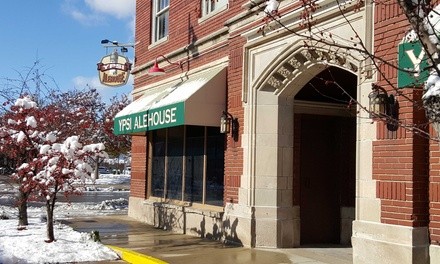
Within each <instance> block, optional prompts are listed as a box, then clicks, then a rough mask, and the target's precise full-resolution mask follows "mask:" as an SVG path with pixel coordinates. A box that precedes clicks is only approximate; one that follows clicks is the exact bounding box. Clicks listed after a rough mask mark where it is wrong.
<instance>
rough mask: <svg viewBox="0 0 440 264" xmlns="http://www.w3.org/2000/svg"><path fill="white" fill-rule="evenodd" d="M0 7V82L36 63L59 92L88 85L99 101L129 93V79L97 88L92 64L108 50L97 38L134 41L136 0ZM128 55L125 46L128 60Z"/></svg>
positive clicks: (18, 0) (43, 1) (24, 1)
mask: <svg viewBox="0 0 440 264" xmlns="http://www.w3.org/2000/svg"><path fill="white" fill-rule="evenodd" d="M1 6H2V15H1V16H0V24H1V25H2V26H1V27H0V40H1V43H2V45H0V55H1V56H0V58H1V63H0V78H3V79H4V78H17V77H18V74H17V72H21V73H24V72H26V69H27V68H29V67H31V66H32V65H33V63H34V62H35V61H36V60H37V59H39V61H40V66H41V69H42V70H44V72H45V74H47V75H48V76H50V77H51V78H53V79H54V80H55V81H56V83H57V85H58V86H59V87H60V88H61V89H62V90H69V89H71V88H73V87H78V88H83V87H85V86H86V85H89V86H92V87H95V88H97V89H98V90H99V91H100V93H101V94H102V96H103V98H104V100H107V99H108V98H110V97H111V96H112V95H116V94H121V93H126V94H128V93H129V92H130V91H131V90H132V80H130V81H129V83H128V84H127V85H125V86H122V87H114V88H111V87H104V86H102V85H101V84H100V83H99V79H98V73H97V70H96V64H97V63H98V62H99V61H100V60H101V58H102V57H103V56H105V55H106V52H107V50H106V48H104V47H103V46H102V45H101V40H102V39H110V40H115V41H119V43H133V42H134V13H135V0H40V1H36V0H13V1H3V2H2V5H1ZM111 51H112V49H108V52H111ZM133 53H134V50H133V49H132V48H129V52H128V54H127V56H128V57H129V58H130V60H131V61H132V62H133V60H132V58H133V56H134V55H133ZM0 83H1V82H0Z"/></svg>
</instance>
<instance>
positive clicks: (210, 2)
mask: <svg viewBox="0 0 440 264" xmlns="http://www.w3.org/2000/svg"><path fill="white" fill-rule="evenodd" d="M227 5H228V0H202V16H206V15H209V14H211V13H213V12H215V11H217V10H220V9H222V8H225V7H226V6H227Z"/></svg>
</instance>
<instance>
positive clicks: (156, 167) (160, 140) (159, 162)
mask: <svg viewBox="0 0 440 264" xmlns="http://www.w3.org/2000/svg"><path fill="white" fill-rule="evenodd" d="M165 143H166V130H165V129H161V130H154V131H153V144H152V147H153V150H152V152H153V153H152V154H153V157H152V175H151V194H152V195H153V196H156V197H164V192H163V190H164V186H165V185H164V184H165V181H164V180H165V151H166V145H165Z"/></svg>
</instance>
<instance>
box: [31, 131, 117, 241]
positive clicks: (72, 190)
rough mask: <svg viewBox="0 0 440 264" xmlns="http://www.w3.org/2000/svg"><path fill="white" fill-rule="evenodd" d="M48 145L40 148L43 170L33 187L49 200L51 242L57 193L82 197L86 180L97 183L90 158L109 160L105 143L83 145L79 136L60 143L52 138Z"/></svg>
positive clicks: (35, 179) (47, 207)
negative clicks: (105, 150)
mask: <svg viewBox="0 0 440 264" xmlns="http://www.w3.org/2000/svg"><path fill="white" fill-rule="evenodd" d="M47 143H48V144H45V145H41V146H39V150H40V153H39V156H38V158H37V159H36V160H35V162H34V163H35V164H34V166H35V167H40V168H41V169H40V170H39V171H38V173H37V174H36V175H35V176H33V177H32V182H33V185H34V186H35V190H36V192H37V195H38V196H39V197H43V198H45V201H46V213H47V242H52V241H54V240H55V235H54V230H53V220H54V219H53V212H54V209H55V202H56V199H57V194H58V193H62V194H63V195H64V196H66V197H68V196H69V195H72V194H80V193H81V190H82V188H81V187H82V185H83V184H84V183H85V180H86V179H92V180H93V176H92V174H93V171H94V170H93V168H92V166H90V164H89V163H88V162H89V160H90V158H94V159H96V158H98V157H100V158H102V159H104V158H107V157H108V156H107V154H106V153H105V152H104V148H105V147H104V144H102V143H98V144H89V145H85V146H82V144H81V143H80V142H79V137H78V136H71V137H68V138H67V139H66V140H65V141H64V142H63V143H57V140H56V138H55V137H52V138H51V140H50V141H48V142H47Z"/></svg>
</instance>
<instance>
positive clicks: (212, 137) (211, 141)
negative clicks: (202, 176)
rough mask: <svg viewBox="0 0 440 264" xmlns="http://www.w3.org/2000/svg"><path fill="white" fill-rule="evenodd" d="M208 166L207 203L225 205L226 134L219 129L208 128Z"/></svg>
mask: <svg viewBox="0 0 440 264" xmlns="http://www.w3.org/2000/svg"><path fill="white" fill-rule="evenodd" d="M207 134H208V137H207V146H206V155H207V165H206V201H205V202H206V203H207V204H211V205H219V206H221V205H223V186H224V180H223V175H224V161H225V155H224V149H225V148H224V144H225V141H224V134H221V133H220V132H219V129H218V127H208V131H207Z"/></svg>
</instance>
